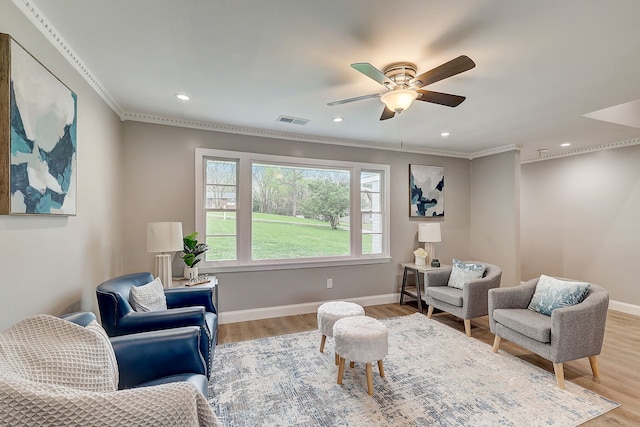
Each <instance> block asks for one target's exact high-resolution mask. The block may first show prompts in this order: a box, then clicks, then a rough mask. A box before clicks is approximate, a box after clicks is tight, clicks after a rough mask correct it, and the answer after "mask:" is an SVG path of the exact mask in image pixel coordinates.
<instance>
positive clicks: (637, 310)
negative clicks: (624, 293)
mask: <svg viewBox="0 0 640 427" xmlns="http://www.w3.org/2000/svg"><path fill="white" fill-rule="evenodd" d="M609 310H615V311H621V312H623V313H627V314H633V315H634V316H640V305H633V304H628V303H626V302H620V301H613V300H611V301H609Z"/></svg>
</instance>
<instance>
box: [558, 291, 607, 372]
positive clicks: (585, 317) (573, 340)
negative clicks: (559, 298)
mask: <svg viewBox="0 0 640 427" xmlns="http://www.w3.org/2000/svg"><path fill="white" fill-rule="evenodd" d="M608 308H609V294H608V293H607V292H595V293H593V294H589V295H587V297H586V298H585V299H584V301H582V302H581V303H580V304H576V305H573V306H570V307H563V308H557V309H555V310H553V312H551V355H550V360H551V361H552V362H554V363H563V362H566V361H569V360H574V359H580V358H582V357H588V356H595V355H597V354H600V351H601V349H602V341H603V340H604V330H605V323H606V319H607V309H608Z"/></svg>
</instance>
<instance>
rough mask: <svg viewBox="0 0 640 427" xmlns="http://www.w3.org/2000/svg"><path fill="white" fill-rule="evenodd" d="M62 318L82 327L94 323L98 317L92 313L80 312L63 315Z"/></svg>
mask: <svg viewBox="0 0 640 427" xmlns="http://www.w3.org/2000/svg"><path fill="white" fill-rule="evenodd" d="M60 318H61V319H64V320H68V321H69V322H72V323H75V324H76V325H80V326H87V325H88V324H89V323H91V322H92V321H94V320H96V321H97V319H96V315H95V314H93V313H92V312H90V311H78V312H75V313H68V314H63V315H62V316H60Z"/></svg>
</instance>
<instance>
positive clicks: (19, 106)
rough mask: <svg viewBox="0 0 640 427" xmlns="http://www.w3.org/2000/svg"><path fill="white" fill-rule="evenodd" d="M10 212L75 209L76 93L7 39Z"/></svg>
mask: <svg viewBox="0 0 640 427" xmlns="http://www.w3.org/2000/svg"><path fill="white" fill-rule="evenodd" d="M10 92H11V94H10V99H11V101H10V102H11V105H10V115H11V117H10V121H11V144H10V150H11V156H10V176H11V188H10V191H11V208H10V210H11V214H53V215H75V214H76V189H77V183H76V175H77V164H76V163H77V159H76V157H77V155H76V151H77V138H76V124H77V96H76V94H75V93H73V92H72V91H71V90H70V89H69V88H67V87H66V86H65V85H64V84H63V83H62V82H60V81H59V80H58V79H57V78H56V77H55V76H54V75H53V74H51V73H50V72H49V71H48V70H47V69H46V68H45V67H43V66H42V64H40V63H39V62H38V61H36V60H35V59H34V58H33V57H32V56H31V55H30V54H29V53H28V52H27V51H25V50H24V49H23V48H22V47H21V46H20V45H19V44H18V43H16V42H15V41H14V40H13V39H12V40H11V82H10Z"/></svg>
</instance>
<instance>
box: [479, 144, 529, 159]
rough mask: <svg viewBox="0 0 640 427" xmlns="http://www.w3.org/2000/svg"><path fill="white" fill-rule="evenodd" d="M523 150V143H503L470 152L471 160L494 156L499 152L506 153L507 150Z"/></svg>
mask: <svg viewBox="0 0 640 427" xmlns="http://www.w3.org/2000/svg"><path fill="white" fill-rule="evenodd" d="M520 150H522V145H517V144H511V145H503V146H502V147H495V148H489V149H488V150H482V151H477V152H475V153H471V154H469V160H473V159H476V158H478V157H485V156H492V155H494V154H498V153H506V152H507V151H520Z"/></svg>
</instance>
